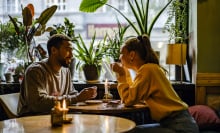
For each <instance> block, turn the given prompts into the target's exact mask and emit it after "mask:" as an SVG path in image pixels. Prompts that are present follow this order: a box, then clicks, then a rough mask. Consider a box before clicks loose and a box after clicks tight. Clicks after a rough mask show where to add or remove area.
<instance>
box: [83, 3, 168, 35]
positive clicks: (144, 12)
mask: <svg viewBox="0 0 220 133" xmlns="http://www.w3.org/2000/svg"><path fill="white" fill-rule="evenodd" d="M149 1H150V0H128V5H129V8H130V10H131V12H132V14H133V16H134V18H135V22H133V21H132V19H131V18H129V17H128V16H126V15H125V14H123V13H122V12H121V11H120V10H119V9H117V8H116V7H114V6H112V5H110V4H108V3H107V2H108V0H82V2H81V4H80V11H83V12H95V11H96V10H97V9H98V8H100V7H102V6H103V5H106V6H109V7H111V8H112V9H114V10H115V11H117V12H118V13H119V14H120V15H121V16H122V17H123V18H124V19H125V20H126V21H127V22H128V24H129V25H130V26H131V27H132V28H133V29H134V31H135V32H136V34H137V35H142V34H147V35H148V36H150V34H151V31H152V29H153V26H154V24H155V23H156V21H157V20H158V18H159V16H160V15H161V14H162V13H163V11H164V10H165V9H166V8H167V7H168V5H169V4H170V3H171V1H172V0H169V1H168V3H167V4H166V5H165V6H164V7H163V8H162V9H161V10H160V11H159V12H158V13H157V14H156V15H155V16H154V18H153V20H152V21H149V14H148V12H149V4H150V2H149ZM149 22H151V23H150V24H149Z"/></svg>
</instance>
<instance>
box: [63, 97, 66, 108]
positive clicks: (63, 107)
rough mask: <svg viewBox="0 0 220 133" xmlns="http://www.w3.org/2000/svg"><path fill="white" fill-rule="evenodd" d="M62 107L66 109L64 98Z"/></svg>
mask: <svg viewBox="0 0 220 133" xmlns="http://www.w3.org/2000/svg"><path fill="white" fill-rule="evenodd" d="M63 109H66V100H65V99H64V100H63Z"/></svg>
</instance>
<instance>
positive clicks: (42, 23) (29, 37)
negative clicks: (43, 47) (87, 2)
mask: <svg viewBox="0 0 220 133" xmlns="http://www.w3.org/2000/svg"><path fill="white" fill-rule="evenodd" d="M56 9H57V6H56V5H53V6H51V7H49V8H47V9H45V10H44V11H43V12H42V13H41V14H40V16H39V18H36V19H34V14H35V12H34V6H33V5H32V4H28V5H27V6H26V7H24V8H23V7H22V18H23V21H22V22H20V21H19V20H18V19H17V18H16V17H12V16H10V15H9V18H10V20H11V21H12V23H13V25H14V29H15V31H16V33H17V34H18V35H20V36H22V37H23V41H24V42H25V43H24V44H25V45H23V47H20V48H19V50H21V53H26V54H27V60H25V62H34V54H33V53H34V51H35V50H36V49H35V46H32V42H33V37H34V36H40V35H41V34H43V33H44V32H45V31H46V23H47V22H48V20H49V19H50V18H51V17H52V16H53V14H54V13H55V11H56Z"/></svg>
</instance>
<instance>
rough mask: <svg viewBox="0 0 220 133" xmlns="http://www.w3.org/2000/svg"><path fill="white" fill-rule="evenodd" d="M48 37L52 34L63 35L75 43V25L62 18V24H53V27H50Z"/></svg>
mask: <svg viewBox="0 0 220 133" xmlns="http://www.w3.org/2000/svg"><path fill="white" fill-rule="evenodd" d="M50 28H51V30H50V36H52V35H53V34H64V35H67V36H68V37H70V38H71V39H72V40H73V42H76V41H77V37H76V36H75V30H74V28H75V25H74V24H73V23H71V22H70V20H69V19H68V18H66V17H65V18H64V24H55V25H53V27H50Z"/></svg>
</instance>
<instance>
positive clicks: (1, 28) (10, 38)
mask: <svg viewBox="0 0 220 133" xmlns="http://www.w3.org/2000/svg"><path fill="white" fill-rule="evenodd" d="M20 30H21V31H22V30H24V29H20ZM0 36H1V40H0V49H1V51H4V52H9V53H13V52H15V51H16V55H17V56H16V57H18V58H19V57H20V53H19V52H20V51H18V48H20V49H21V48H22V46H24V41H23V38H24V36H20V35H18V34H17V33H16V31H15V29H14V26H13V24H12V22H11V21H8V22H6V23H1V22H0Z"/></svg>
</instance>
